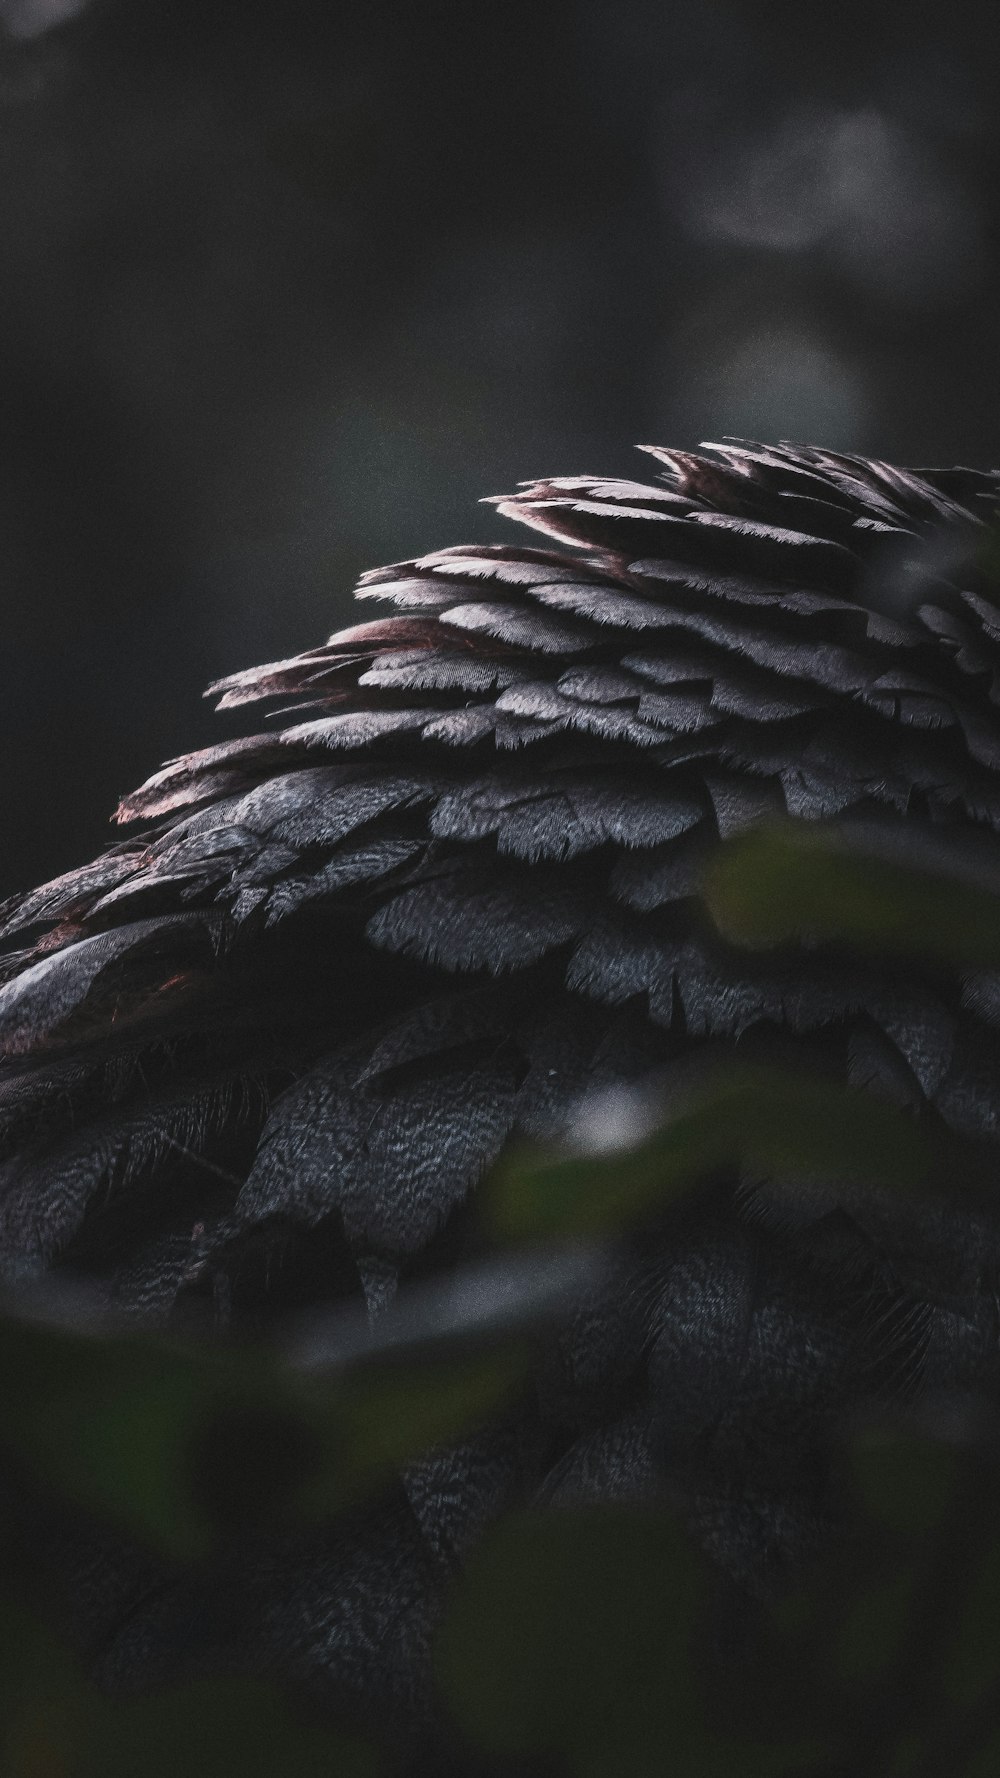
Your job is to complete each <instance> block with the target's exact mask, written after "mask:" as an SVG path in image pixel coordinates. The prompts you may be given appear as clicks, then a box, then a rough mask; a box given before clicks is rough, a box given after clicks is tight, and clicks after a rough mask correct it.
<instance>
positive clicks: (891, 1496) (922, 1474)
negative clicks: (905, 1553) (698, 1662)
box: [850, 1425, 961, 1537]
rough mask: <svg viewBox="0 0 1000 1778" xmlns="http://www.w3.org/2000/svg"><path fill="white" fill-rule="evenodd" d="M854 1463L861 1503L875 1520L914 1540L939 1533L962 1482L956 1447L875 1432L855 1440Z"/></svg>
mask: <svg viewBox="0 0 1000 1778" xmlns="http://www.w3.org/2000/svg"><path fill="white" fill-rule="evenodd" d="M850 1461H851V1472H852V1476H853V1480H854V1484H855V1487H856V1489H857V1492H858V1496H859V1499H860V1501H861V1503H862V1505H863V1506H864V1508H865V1510H866V1511H867V1512H868V1513H870V1514H871V1516H872V1517H873V1518H874V1519H877V1520H879V1521H881V1522H882V1523H883V1524H885V1525H888V1526H890V1527H891V1528H892V1530H893V1531H896V1532H901V1533H903V1534H905V1535H909V1536H915V1537H927V1536H929V1535H930V1534H931V1533H933V1532H934V1531H936V1530H938V1529H939V1527H940V1526H941V1524H942V1523H943V1521H944V1519H945V1517H946V1515H947V1513H948V1512H949V1510H950V1508H951V1506H952V1504H953V1501H954V1498H955V1490H956V1487H957V1486H958V1482H959V1474H960V1468H961V1454H960V1452H959V1451H957V1450H956V1449H955V1448H954V1447H953V1446H951V1445H948V1444H944V1443H943V1442H941V1441H939V1440H935V1439H930V1438H926V1437H920V1436H918V1435H916V1434H908V1433H907V1432H905V1431H903V1430H901V1429H900V1428H898V1427H894V1426H891V1425H882V1426H875V1427H872V1428H870V1429H868V1430H866V1431H865V1432H863V1433H861V1434H859V1435H858V1436H857V1437H856V1438H855V1439H854V1440H852V1443H851V1449H850Z"/></svg>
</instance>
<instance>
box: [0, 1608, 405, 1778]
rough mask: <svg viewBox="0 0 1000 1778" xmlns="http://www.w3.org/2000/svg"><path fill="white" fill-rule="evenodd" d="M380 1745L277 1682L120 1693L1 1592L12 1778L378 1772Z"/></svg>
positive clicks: (1, 1660)
mask: <svg viewBox="0 0 1000 1778" xmlns="http://www.w3.org/2000/svg"><path fill="white" fill-rule="evenodd" d="M380 1764H381V1762H380V1760H379V1757H378V1755H377V1753H376V1752H375V1750H374V1749H373V1748H372V1747H371V1746H370V1745H369V1744H368V1743H366V1742H364V1741H363V1740H361V1739H360V1738H359V1737H357V1736H355V1735H349V1734H344V1733H341V1732H338V1731H337V1730H336V1729H335V1728H331V1726H330V1725H329V1724H327V1723H325V1722H323V1721H322V1720H320V1719H319V1718H318V1717H314V1716H313V1715H312V1714H311V1713H310V1712H309V1710H307V1709H306V1708H305V1707H304V1706H303V1705H302V1703H301V1702H296V1703H295V1704H292V1703H291V1702H290V1700H289V1699H288V1698H286V1697H285V1696H284V1695H283V1694H282V1693H281V1692H280V1691H278V1690H277V1689H276V1688H275V1687H273V1686H270V1685H267V1684H262V1683H260V1682H258V1681H251V1680H213V1681H207V1680H206V1681H203V1682H200V1683H198V1684H195V1685H189V1686H182V1687H176V1688H171V1689H169V1690H167V1691H163V1692H159V1693H157V1694H156V1696H154V1697H148V1698H139V1699H130V1700H128V1701H126V1702H122V1703H117V1702H112V1701H111V1700H109V1699H108V1698H105V1697H103V1696H102V1695H101V1694H100V1693H98V1692H97V1691H95V1690H94V1689H93V1688H92V1687H91V1686H90V1685H88V1684H87V1683H86V1682H85V1680H84V1679H83V1677H82V1675H81V1673H80V1672H79V1670H78V1668H77V1666H76V1663H75V1662H74V1660H73V1659H72V1657H71V1656H70V1655H69V1654H68V1652H67V1651H66V1650H65V1649H64V1648H63V1646H62V1645H61V1644H60V1643H59V1642H58V1641H57V1640H56V1639H55V1638H53V1637H51V1636H49V1635H48V1634H47V1633H46V1632H45V1631H44V1630H43V1629H41V1627H40V1626H39V1625H38V1623H37V1622H36V1621H35V1620H34V1618H33V1617H32V1616H31V1615H29V1614H27V1613H25V1612H23V1611H21V1610H19V1609H17V1608H15V1607H14V1606H13V1605H12V1604H11V1603H10V1602H9V1601H8V1600H6V1599H4V1598H0V1770H2V1772H3V1774H4V1778H136V1774H138V1773H141V1774H142V1778H178V1775H179V1774H184V1775H185V1778H187V1775H190V1778H198V1775H199V1774H202V1773H204V1774H205V1775H206V1778H208V1775H209V1774H210V1775H211V1778H332V1775H333V1774H336V1778H377V1774H378V1772H379V1770H380Z"/></svg>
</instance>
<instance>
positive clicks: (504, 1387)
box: [297, 1344, 528, 1512]
mask: <svg viewBox="0 0 1000 1778" xmlns="http://www.w3.org/2000/svg"><path fill="white" fill-rule="evenodd" d="M527 1367H528V1353H527V1350H526V1349H525V1348H524V1347H522V1346H517V1345H511V1344H508V1345H506V1346H505V1347H503V1348H501V1349H499V1350H497V1351H495V1352H487V1353H481V1354H471V1355H469V1356H466V1357H463V1356H461V1355H460V1354H459V1355H456V1356H455V1357H452V1358H447V1357H442V1356H440V1355H439V1356H438V1357H437V1358H436V1359H431V1358H430V1357H429V1356H427V1357H425V1358H424V1361H423V1363H414V1362H412V1361H411V1362H409V1363H406V1362H399V1363H396V1364H391V1363H387V1362H386V1361H385V1360H384V1359H383V1360H382V1361H380V1362H379V1363H378V1364H376V1365H371V1366H364V1367H361V1368H360V1369H359V1370H358V1371H357V1372H355V1373H354V1374H352V1375H349V1376H347V1377H345V1378H343V1380H342V1381H340V1382H339V1383H335V1384H333V1385H330V1384H326V1385H324V1384H323V1383H322V1382H321V1381H320V1380H319V1379H310V1380H309V1381H308V1383H306V1382H304V1381H303V1382H300V1383H299V1384H298V1385H297V1393H298V1396H299V1399H300V1401H302V1403H303V1406H304V1408H305V1409H306V1411H307V1412H308V1414H309V1417H310V1421H311V1424H312V1425H313V1426H314V1428H315V1429H316V1431H317V1433H318V1434H319V1437H320V1439H321V1440H322V1447H323V1453H324V1458H323V1461H322V1462H321V1464H320V1465H319V1466H318V1472H317V1474H316V1475H315V1477H314V1478H313V1479H311V1480H310V1481H309V1483H308V1484H307V1485H306V1487H305V1489H304V1490H303V1493H302V1495H301V1503H302V1505H303V1507H304V1508H305V1509H306V1510H310V1511H313V1512H319V1511H324V1510H326V1511H329V1510H331V1509H335V1508H339V1507H341V1506H346V1505H348V1504H350V1503H351V1502H352V1501H354V1500H356V1499H357V1498H358V1496H359V1494H363V1493H364V1492H366V1491H367V1490H368V1489H370V1488H371V1487H372V1486H373V1485H374V1484H375V1483H376V1482H377V1481H378V1480H379V1479H380V1478H381V1477H383V1476H384V1475H385V1474H387V1473H388V1472H389V1471H391V1470H392V1469H394V1468H398V1467H399V1466H400V1465H401V1464H404V1463H406V1462H408V1461H410V1460H411V1459H412V1458H414V1457H416V1456H419V1454H420V1453H421V1452H422V1451H426V1450H428V1449H429V1448H430V1447H431V1446H434V1445H441V1444H447V1443H449V1442H450V1441H453V1440H454V1439H456V1438H457V1437H458V1436H459V1435H460V1434H461V1433H463V1432H465V1431H466V1430H467V1429H469V1428H470V1427H474V1426H477V1425H480V1424H481V1423H482V1422H483V1421H484V1420H485V1419H487V1418H488V1417H489V1415H490V1414H492V1413H494V1412H496V1411H497V1410H498V1409H499V1408H500V1407H502V1406H503V1405H504V1404H505V1403H506V1402H507V1401H509V1400H511V1399H512V1398H513V1397H514V1396H515V1395H516V1392H517V1390H518V1389H519V1387H520V1386H521V1384H522V1383H523V1381H524V1378H525V1376H526V1373H527Z"/></svg>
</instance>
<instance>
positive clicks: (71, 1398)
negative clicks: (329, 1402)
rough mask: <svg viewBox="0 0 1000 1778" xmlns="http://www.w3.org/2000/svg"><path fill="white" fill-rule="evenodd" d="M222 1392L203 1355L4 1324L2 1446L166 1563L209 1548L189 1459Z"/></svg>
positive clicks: (0, 1350) (0, 1347)
mask: <svg viewBox="0 0 1000 1778" xmlns="http://www.w3.org/2000/svg"><path fill="white" fill-rule="evenodd" d="M219 1385H220V1373H219V1368H218V1367H217V1366H216V1365H215V1364H213V1362H212V1360H211V1358H210V1357H208V1356H198V1357H195V1356H193V1355H192V1356H188V1355H187V1354H185V1353H182V1352H180V1351H178V1350H176V1349H173V1348H170V1347H167V1346H166V1345H164V1346H162V1347H161V1346H159V1345H156V1344H155V1343H154V1342H152V1341H147V1340H140V1339H135V1340H128V1339H125V1338H115V1337H106V1336H104V1335H99V1334H95V1333H91V1332H85V1331H82V1330H78V1331H73V1330H71V1329H70V1328H69V1327H68V1326H63V1327H56V1326H44V1325H40V1324H39V1323H38V1322H36V1321H31V1320H24V1321H22V1320H18V1319H16V1318H15V1317H14V1316H13V1315H10V1316H5V1317H3V1318H2V1319H0V1395H2V1399H3V1403H4V1411H3V1418H2V1422H0V1440H2V1442H3V1443H4V1444H5V1445H6V1446H7V1447H8V1449H10V1450H11V1451H12V1452H13V1453H14V1455H15V1457H16V1458H17V1459H18V1460H19V1462H20V1463H21V1464H22V1465H23V1464H27V1465H28V1466H29V1467H30V1468H31V1469H32V1470H33V1471H34V1472H35V1473H36V1474H37V1475H38V1476H39V1478H40V1479H41V1480H43V1481H44V1482H45V1483H46V1484H47V1485H49V1486H51V1487H53V1488H55V1489H56V1490H57V1491H59V1492H61V1493H63V1494H64V1495H66V1496H67V1497H68V1498H70V1499H72V1500H74V1501H76V1502H77V1503H79V1504H80V1505H82V1506H86V1507H89V1508H91V1509H93V1510H97V1511H99V1512H103V1513H105V1514H107V1515H110V1516H111V1517H112V1518H114V1519H117V1520H118V1521H119V1522H120V1523H122V1524H123V1525H124V1526H126V1527H127V1528H128V1529H129V1530H131V1531H132V1532H134V1533H135V1534H136V1535H138V1536H140V1537H142V1538H144V1539H145V1540H146V1541H147V1542H149V1543H150V1544H152V1545H154V1546H155V1547H157V1548H159V1549H161V1550H163V1551H165V1552H166V1553H167V1554H169V1555H172V1556H180V1557H186V1556H191V1555H196V1554H197V1553H199V1551H201V1550H202V1549H203V1548H204V1547H205V1543H206V1540H207V1535H208V1526H207V1523H206V1521H205V1520H204V1518H203V1516H202V1514H201V1513H200V1512H199V1510H198V1508H197V1505H196V1503H195V1502H194V1500H193V1499H192V1496H191V1492H190V1488H189V1486H188V1478H187V1473H186V1452H187V1447H188V1442H189V1440H190V1438H191V1436H192V1434H193V1433H194V1430H195V1428H196V1426H197V1424H198V1421H199V1418H200V1417H201V1416H202V1415H205V1414H206V1413H207V1412H209V1410H210V1407H211V1405H212V1403H213V1402H214V1400H215V1397H216V1395H217V1393H218V1390H219Z"/></svg>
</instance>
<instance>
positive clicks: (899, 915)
mask: <svg viewBox="0 0 1000 1778" xmlns="http://www.w3.org/2000/svg"><path fill="white" fill-rule="evenodd" d="M938 865H940V868H937V866H938ZM935 866H936V868H935V869H933V870H931V869H926V868H925V869H921V868H920V864H919V862H918V861H915V862H913V863H912V864H911V863H907V862H894V861H893V860H891V859H888V858H885V857H880V856H878V855H872V848H871V844H869V846H868V847H867V848H866V846H865V844H864V841H863V840H862V841H860V842H858V843H857V844H855V845H852V844H851V843H850V841H849V839H848V838H847V837H846V836H845V835H844V834H843V833H841V832H839V831H838V830H837V829H836V828H831V827H829V826H822V827H821V826H818V825H816V824H814V823H811V822H791V821H789V822H785V823H782V824H780V825H774V826H769V827H759V828H754V829H752V830H751V831H750V832H748V833H745V834H741V835H740V836H739V837H738V838H737V839H734V840H730V841H728V842H727V843H726V844H725V845H723V846H721V847H720V848H719V849H718V851H717V853H716V854H715V856H714V858H713V859H712V862H711V863H710V865H709V867H708V871H707V874H706V879H705V887H704V895H705V900H706V902H707V904H708V908H709V911H710V912H711V914H712V917H713V919H714V920H715V922H716V924H717V926H718V927H719V930H720V931H721V932H722V933H723V935H724V936H725V937H726V938H728V939H730V940H731V941H732V942H733V943H735V944H741V945H751V946H771V945H778V944H782V943H785V942H787V941H790V940H793V939H797V938H800V937H802V936H803V935H805V936H807V937H810V938H815V939H837V940H842V941H844V942H846V943H849V944H850V945H852V946H854V947H855V948H856V949H858V950H861V951H866V952H869V953H876V954H878V955H882V956H919V957H927V958H930V959H932V960H935V961H939V962H942V963H949V964H957V965H965V966H967V967H972V966H976V965H979V966H983V967H992V966H995V965H997V964H1000V893H997V894H994V893H991V892H990V891H989V889H988V888H986V887H984V886H982V885H980V884H978V883H976V882H973V881H969V880H967V879H966V878H965V876H964V875H963V873H962V872H961V871H960V870H956V872H955V874H954V875H949V874H947V871H946V868H945V861H944V860H943V859H940V860H938V859H935Z"/></svg>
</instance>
